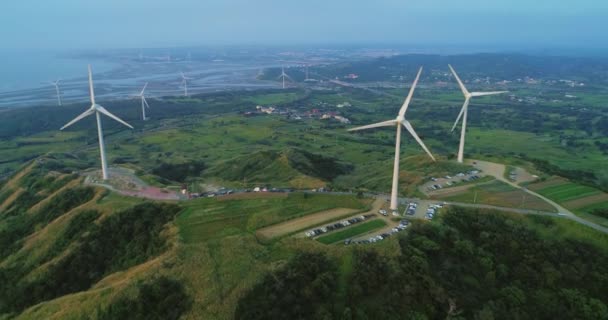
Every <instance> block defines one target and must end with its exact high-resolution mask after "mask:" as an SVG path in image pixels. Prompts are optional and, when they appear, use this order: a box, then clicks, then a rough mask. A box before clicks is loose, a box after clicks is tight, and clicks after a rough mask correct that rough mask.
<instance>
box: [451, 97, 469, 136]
mask: <svg viewBox="0 0 608 320" xmlns="http://www.w3.org/2000/svg"><path fill="white" fill-rule="evenodd" d="M469 101H471V99H469V98H466V99H464V103H463V104H462V108H461V109H460V113H459V114H458V118H456V121H454V126H452V130H451V131H454V129H456V125H457V124H458V121H460V118H461V117H462V114H463V113H464V109H466V108H467V107H468V106H469Z"/></svg>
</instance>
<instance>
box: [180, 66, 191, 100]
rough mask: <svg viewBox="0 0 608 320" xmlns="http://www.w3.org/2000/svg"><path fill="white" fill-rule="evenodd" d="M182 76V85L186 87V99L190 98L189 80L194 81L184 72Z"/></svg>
mask: <svg viewBox="0 0 608 320" xmlns="http://www.w3.org/2000/svg"><path fill="white" fill-rule="evenodd" d="M181 74H182V85H183V86H184V97H187V96H188V80H192V78H190V77H186V75H184V73H183V72H181Z"/></svg>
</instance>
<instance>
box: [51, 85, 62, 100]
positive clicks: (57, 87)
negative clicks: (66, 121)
mask: <svg viewBox="0 0 608 320" xmlns="http://www.w3.org/2000/svg"><path fill="white" fill-rule="evenodd" d="M59 81H61V79H57V81H51V83H52V84H53V85H54V86H55V92H56V94H57V105H58V106H60V107H61V92H60V91H59Z"/></svg>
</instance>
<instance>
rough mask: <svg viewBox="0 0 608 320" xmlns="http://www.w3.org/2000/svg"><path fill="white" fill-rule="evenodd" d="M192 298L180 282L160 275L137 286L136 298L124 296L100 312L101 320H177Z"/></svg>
mask: <svg viewBox="0 0 608 320" xmlns="http://www.w3.org/2000/svg"><path fill="white" fill-rule="evenodd" d="M191 305H192V299H191V298H190V297H189V296H188V295H187V294H186V290H185V289H184V286H183V285H182V283H181V282H179V281H176V280H173V279H170V278H167V277H166V276H161V277H159V278H156V279H153V280H151V281H148V282H144V283H142V284H140V285H139V286H138V293H137V296H136V297H134V298H131V297H124V296H123V297H121V298H119V299H118V300H117V301H115V302H114V303H113V304H111V305H110V306H109V307H108V308H107V309H105V310H102V311H100V312H98V314H97V319H98V320H106V319H107V320H122V319H125V320H140V319H141V320H177V319H179V318H180V317H181V315H182V314H183V313H184V312H186V311H188V310H189V309H190V307H191Z"/></svg>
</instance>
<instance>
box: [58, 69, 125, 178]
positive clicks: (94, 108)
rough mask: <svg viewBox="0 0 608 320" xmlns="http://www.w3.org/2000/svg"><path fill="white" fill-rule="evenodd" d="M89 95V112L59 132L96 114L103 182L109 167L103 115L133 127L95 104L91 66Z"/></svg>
mask: <svg viewBox="0 0 608 320" xmlns="http://www.w3.org/2000/svg"><path fill="white" fill-rule="evenodd" d="M89 93H90V94H91V107H90V108H89V109H88V110H87V111H85V112H83V113H82V114H80V115H79V116H78V117H76V118H74V120H72V121H70V122H68V123H67V124H66V125H65V126H63V127H61V129H59V130H63V129H65V128H67V127H69V126H71V125H73V124H74V123H76V122H78V121H80V120H82V119H84V118H86V117H88V116H90V115H92V114H95V117H96V118H97V136H98V137H99V153H100V155H101V173H102V177H103V180H108V165H107V163H106V150H105V145H104V143H103V129H102V127H101V114H104V115H106V116H108V117H110V118H112V119H114V120H116V121H118V122H120V123H121V124H123V125H125V126H127V127H129V128H131V129H133V127H132V126H131V125H130V124H128V123H126V122H124V121H122V120H121V119H120V118H118V117H117V116H115V115H113V114H111V113H110V112H109V111H108V110H106V108H104V107H102V106H100V105H98V104H97V103H95V91H93V74H92V72H91V65H89Z"/></svg>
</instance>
